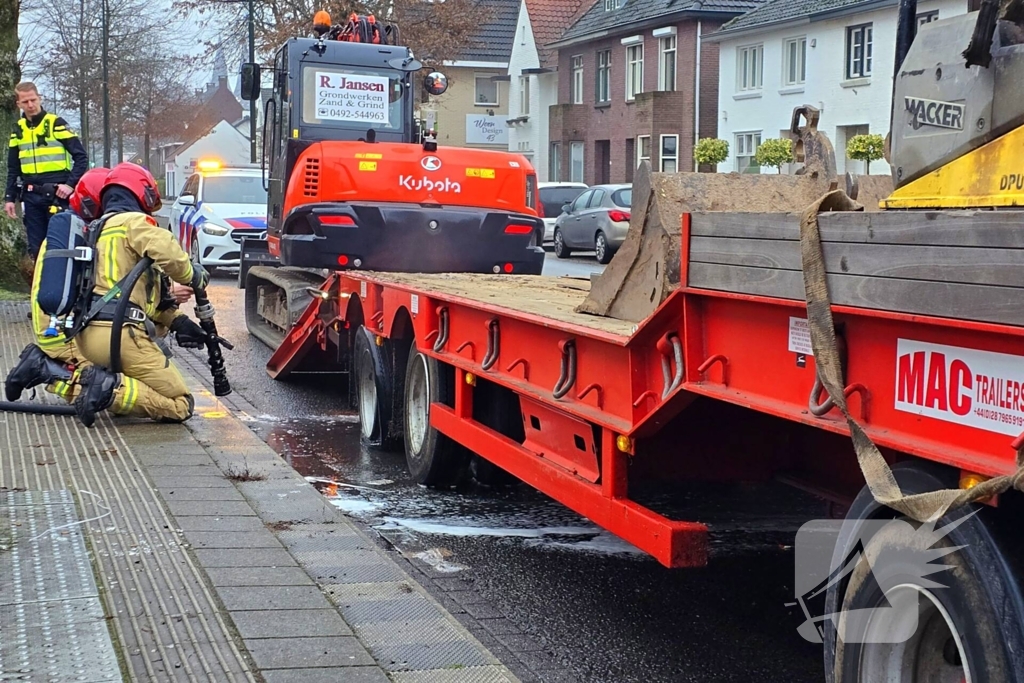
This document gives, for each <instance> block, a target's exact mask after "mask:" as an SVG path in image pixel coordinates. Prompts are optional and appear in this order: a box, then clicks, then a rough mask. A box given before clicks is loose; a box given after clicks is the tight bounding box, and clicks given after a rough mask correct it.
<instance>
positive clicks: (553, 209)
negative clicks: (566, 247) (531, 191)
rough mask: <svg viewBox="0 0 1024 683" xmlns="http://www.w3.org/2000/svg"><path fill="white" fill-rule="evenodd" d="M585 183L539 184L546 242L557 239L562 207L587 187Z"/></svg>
mask: <svg viewBox="0 0 1024 683" xmlns="http://www.w3.org/2000/svg"><path fill="white" fill-rule="evenodd" d="M587 187H588V186H587V185H586V184H585V183H573V182H544V183H540V184H539V185H538V190H539V192H540V206H541V210H542V211H543V213H544V244H548V243H549V242H552V241H554V239H555V221H556V220H557V219H558V216H559V215H560V214H561V213H562V207H563V206H565V205H566V204H571V203H572V200H574V199H576V198H577V197H579V196H580V195H581V194H582V193H583V191H584V190H586V189H587Z"/></svg>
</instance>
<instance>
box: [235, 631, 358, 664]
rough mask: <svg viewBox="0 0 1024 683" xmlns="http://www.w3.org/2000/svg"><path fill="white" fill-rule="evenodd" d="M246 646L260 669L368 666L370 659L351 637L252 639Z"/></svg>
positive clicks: (247, 641) (246, 642)
mask: <svg viewBox="0 0 1024 683" xmlns="http://www.w3.org/2000/svg"><path fill="white" fill-rule="evenodd" d="M245 646H246V648H248V650H249V654H251V655H252V658H253V660H254V661H255V662H256V666H258V667H259V668H260V669H294V668H303V669H310V668H318V667H326V666H337V667H346V666H370V665H373V664H374V663H375V662H374V661H373V657H371V656H370V654H369V653H368V652H367V651H366V650H365V649H364V648H363V646H362V645H360V644H359V641H358V640H356V639H355V638H354V637H352V636H331V637H313V638H251V639H248V640H246V641H245Z"/></svg>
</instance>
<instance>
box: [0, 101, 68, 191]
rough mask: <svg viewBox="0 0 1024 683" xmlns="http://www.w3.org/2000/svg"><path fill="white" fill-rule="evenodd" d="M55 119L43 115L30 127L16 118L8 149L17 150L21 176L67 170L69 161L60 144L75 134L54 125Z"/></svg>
mask: <svg viewBox="0 0 1024 683" xmlns="http://www.w3.org/2000/svg"><path fill="white" fill-rule="evenodd" d="M57 118H58V117H57V115H56V114H46V115H45V116H43V119H42V121H40V122H39V125H37V126H34V127H33V126H30V125H29V122H28V120H27V119H26V118H24V117H22V118H20V119H18V131H17V132H15V133H11V142H10V146H11V147H17V148H18V160H19V161H20V162H21V173H22V175H23V176H34V175H40V174H43V173H57V172H60V171H70V170H71V168H72V165H73V161H72V159H71V154H70V153H69V152H68V150H67V149H66V148H65V147H64V144H63V141H64V140H70V139H71V138H73V137H75V134H74V133H73V132H71V131H70V130H68V127H67V126H66V125H63V124H58V123H57Z"/></svg>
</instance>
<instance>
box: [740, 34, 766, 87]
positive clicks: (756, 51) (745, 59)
mask: <svg viewBox="0 0 1024 683" xmlns="http://www.w3.org/2000/svg"><path fill="white" fill-rule="evenodd" d="M763 56H764V45H748V46H746V47H741V48H737V49H736V89H737V90H740V91H742V90H760V89H761V84H762V83H763V81H764V64H762V63H761V62H762V57H763Z"/></svg>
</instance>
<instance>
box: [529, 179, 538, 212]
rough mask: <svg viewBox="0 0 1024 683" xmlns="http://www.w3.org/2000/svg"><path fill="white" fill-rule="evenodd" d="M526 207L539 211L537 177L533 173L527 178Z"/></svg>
mask: <svg viewBox="0 0 1024 683" xmlns="http://www.w3.org/2000/svg"><path fill="white" fill-rule="evenodd" d="M526 205H527V206H528V207H530V208H531V209H533V210H534V211H536V210H537V176H536V175H534V174H533V173H530V174H528V175H527V176H526Z"/></svg>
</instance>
